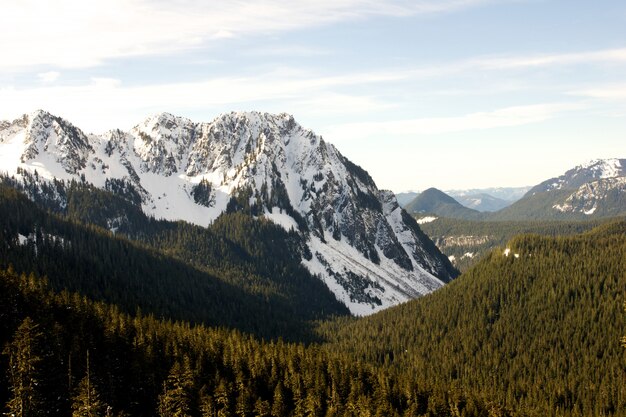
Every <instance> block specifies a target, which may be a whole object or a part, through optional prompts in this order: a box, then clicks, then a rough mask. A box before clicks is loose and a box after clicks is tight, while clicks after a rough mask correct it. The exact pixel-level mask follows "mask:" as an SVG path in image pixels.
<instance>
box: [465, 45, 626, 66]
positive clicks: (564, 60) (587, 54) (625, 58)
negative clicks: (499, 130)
mask: <svg viewBox="0 0 626 417" xmlns="http://www.w3.org/2000/svg"><path fill="white" fill-rule="evenodd" d="M603 62H614V63H626V48H618V49H604V50H598V51H584V52H575V53H564V54H558V53H556V54H536V55H526V56H508V57H507V56H502V57H482V58H477V59H473V60H469V61H467V62H465V63H464V64H463V66H467V67H478V68H483V69H489V70H503V69H518V68H532V67H547V66H555V65H577V64H592V63H603Z"/></svg>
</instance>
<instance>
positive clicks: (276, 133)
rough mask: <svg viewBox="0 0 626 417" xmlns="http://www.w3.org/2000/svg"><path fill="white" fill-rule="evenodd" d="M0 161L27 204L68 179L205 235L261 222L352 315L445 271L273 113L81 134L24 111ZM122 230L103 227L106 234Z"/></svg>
mask: <svg viewBox="0 0 626 417" xmlns="http://www.w3.org/2000/svg"><path fill="white" fill-rule="evenodd" d="M0 158H1V160H0V163H2V167H3V168H2V169H3V170H5V172H6V173H7V174H9V175H10V176H13V177H15V179H16V181H15V182H16V183H19V182H20V180H23V181H26V177H28V178H32V177H34V178H35V179H34V182H35V183H36V185H34V186H32V184H31V186H30V187H29V188H28V189H25V191H26V192H27V194H28V195H29V197H30V198H32V199H36V198H41V195H35V194H37V192H36V191H37V190H41V189H42V188H41V186H40V185H38V184H40V183H45V182H47V183H52V182H53V181H57V182H58V181H65V182H66V183H67V184H69V182H71V181H75V182H79V183H83V184H91V185H93V186H95V187H97V188H99V189H102V190H106V191H109V192H111V193H114V194H118V195H119V196H121V197H122V198H124V199H126V200H127V201H128V202H130V203H132V204H134V205H135V206H136V207H138V208H141V210H142V211H143V212H144V213H146V214H148V215H150V216H154V217H155V218H157V219H166V220H173V221H175V220H184V221H187V222H190V223H193V224H196V225H200V226H203V227H206V226H208V225H210V224H212V223H213V222H215V221H216V219H218V218H219V217H220V216H221V215H223V214H224V213H233V212H243V213H246V214H248V215H250V216H252V217H254V218H264V219H266V220H269V221H271V222H273V223H275V224H277V225H279V226H281V227H282V228H284V229H285V231H287V232H290V231H293V232H295V233H296V234H297V235H298V237H299V240H300V242H301V243H302V246H303V247H301V248H300V249H298V250H297V251H298V252H299V253H301V258H302V259H301V263H302V265H303V266H305V267H306V268H307V269H308V271H310V273H312V274H315V275H317V276H318V277H319V278H320V279H321V280H322V281H323V282H324V283H325V284H326V285H327V286H328V288H330V289H331V291H332V292H333V293H334V294H335V296H336V297H337V298H338V299H339V300H340V301H342V302H343V303H344V304H345V305H346V306H347V307H348V308H349V309H350V311H351V312H352V313H353V314H359V315H363V314H370V313H372V312H375V311H377V310H380V309H383V308H386V307H388V306H391V305H394V304H398V303H401V302H404V301H407V300H409V299H411V298H415V297H418V296H420V295H423V294H426V293H429V292H431V291H433V290H435V289H437V288H439V287H441V286H442V285H443V284H444V283H445V282H448V281H450V280H451V279H452V278H454V277H455V276H456V273H457V272H456V271H455V269H454V268H453V267H452V266H451V264H450V263H449V261H448V259H447V258H446V257H445V256H443V255H442V254H441V253H440V252H439V251H438V249H437V248H436V247H435V245H434V244H433V243H432V242H431V241H430V240H429V239H428V238H427V237H426V235H424V234H423V232H422V231H421V230H420V229H419V226H418V225H417V223H416V222H415V221H414V219H412V218H411V217H410V216H409V215H407V214H406V212H404V211H403V210H402V209H401V208H400V206H399V205H398V203H397V201H396V199H395V197H394V195H393V194H392V193H391V192H388V191H381V190H378V188H377V187H376V185H375V184H374V181H373V180H372V178H371V177H370V176H369V175H368V174H367V172H366V171H364V170H363V169H362V168H360V167H359V166H357V165H355V164H353V163H352V162H350V161H349V160H348V159H347V158H345V157H344V156H343V155H341V153H339V151H338V150H337V149H336V148H335V147H334V146H333V145H331V144H328V143H326V142H325V141H324V140H323V139H322V138H321V137H320V136H318V135H316V134H314V133H313V132H312V131H310V130H306V129H304V128H302V127H301V126H299V125H298V124H297V123H296V122H295V120H294V118H293V117H292V116H290V115H287V114H284V113H283V114H278V115H274V114H268V113H258V112H247V113H243V112H242V113H228V114H223V115H220V116H219V117H217V118H216V119H215V120H213V121H212V122H209V123H195V122H192V121H191V120H189V119H186V118H182V117H177V116H173V115H171V114H168V113H161V114H158V115H155V116H153V117H150V118H148V119H146V120H145V121H143V122H141V123H139V124H138V125H136V126H135V127H133V128H132V129H131V130H130V131H128V132H123V131H121V130H111V131H108V132H106V133H105V134H103V135H87V134H85V133H83V132H82V131H81V130H80V129H79V128H77V127H75V126H73V125H72V124H71V123H69V122H68V121H66V120H64V119H62V118H60V117H57V116H53V115H51V114H49V113H47V112H45V111H36V112H34V113H32V114H29V115H24V116H23V117H21V118H20V119H18V120H15V121H13V122H2V123H0ZM29 181H31V183H32V181H33V180H30V179H29ZM22 183H23V184H25V182H22ZM24 188H26V187H24ZM29 190H30V192H29ZM33 190H34V191H33ZM64 196H67V193H64V192H63V191H62V190H61V191H58V189H57V190H56V191H54V190H53V192H52V196H51V197H50V198H52V199H54V198H56V199H58V200H59V201H58V203H57V205H58V206H59V207H61V208H63V207H65V206H67V205H69V204H70V203H71V202H70V201H67V200H65V199H64V198H65V197H64ZM118 214H119V213H118ZM124 222H125V218H124V216H119V215H115V216H112V217H111V218H110V219H108V225H109V226H110V227H109V228H110V229H111V230H114V231H115V230H118V229H119V228H120V227H121V228H123V227H124Z"/></svg>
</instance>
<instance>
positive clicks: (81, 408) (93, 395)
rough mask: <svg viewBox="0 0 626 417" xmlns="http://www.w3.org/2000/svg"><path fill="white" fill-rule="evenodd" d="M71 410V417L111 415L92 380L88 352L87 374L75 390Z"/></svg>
mask: <svg viewBox="0 0 626 417" xmlns="http://www.w3.org/2000/svg"><path fill="white" fill-rule="evenodd" d="M72 410H73V411H72V417H104V416H109V415H111V408H110V407H109V406H107V404H106V403H105V402H104V401H102V399H101V398H100V394H99V393H98V390H97V389H96V386H95V384H94V382H93V380H92V377H91V370H90V367H89V351H87V372H86V373H85V376H84V377H83V379H82V380H81V381H80V383H79V384H78V388H77V389H76V395H75V396H74V398H73V402H72Z"/></svg>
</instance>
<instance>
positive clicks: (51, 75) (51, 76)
mask: <svg viewBox="0 0 626 417" xmlns="http://www.w3.org/2000/svg"><path fill="white" fill-rule="evenodd" d="M60 76H61V73H60V72H58V71H48V72H42V73H39V74H37V78H39V80H40V81H41V82H43V83H52V82H55V81H56V80H57V79H58V78H59V77H60Z"/></svg>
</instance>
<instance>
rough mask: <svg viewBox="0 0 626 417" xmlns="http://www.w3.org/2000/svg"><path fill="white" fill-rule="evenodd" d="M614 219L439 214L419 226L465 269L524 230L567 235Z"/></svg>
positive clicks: (547, 234) (457, 264)
mask: <svg viewBox="0 0 626 417" xmlns="http://www.w3.org/2000/svg"><path fill="white" fill-rule="evenodd" d="M614 220H615V219H613V220H612V219H596V220H585V221H582V220H572V221H565V220H561V221H559V220H544V221H539V220H538V221H473V220H462V219H451V218H445V217H439V218H437V219H436V220H434V221H432V222H428V223H423V224H421V225H420V227H421V228H422V230H423V231H424V232H425V233H426V234H427V235H428V237H430V238H431V239H432V240H433V242H435V244H436V245H437V246H438V247H439V249H440V250H441V251H442V252H443V253H445V254H446V255H447V256H449V257H450V259H451V260H452V263H453V264H454V265H455V266H456V267H457V268H459V269H460V270H461V271H467V270H468V269H469V268H470V267H471V266H473V265H474V264H476V262H478V261H479V260H480V259H481V258H482V257H483V256H485V255H486V254H488V253H489V252H490V251H491V250H492V249H493V248H495V247H497V246H503V245H505V244H506V243H507V242H508V241H509V240H511V239H512V238H513V237H514V236H517V235H521V234H528V233H535V234H538V235H542V236H551V237H556V236H570V235H573V234H578V233H583V232H585V231H588V230H591V229H593V228H594V227H597V226H599V225H600V224H603V223H607V222H611V221H614Z"/></svg>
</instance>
